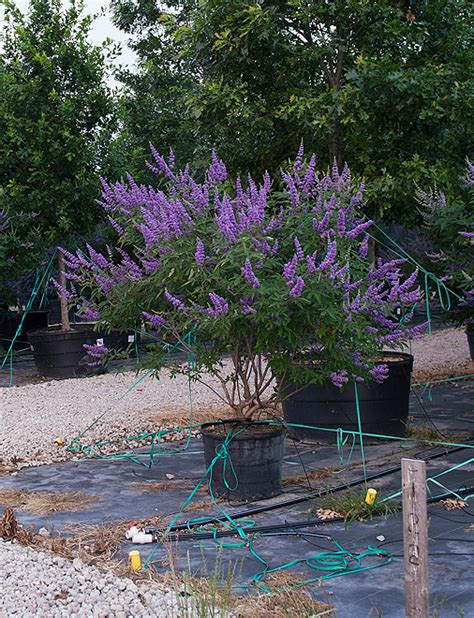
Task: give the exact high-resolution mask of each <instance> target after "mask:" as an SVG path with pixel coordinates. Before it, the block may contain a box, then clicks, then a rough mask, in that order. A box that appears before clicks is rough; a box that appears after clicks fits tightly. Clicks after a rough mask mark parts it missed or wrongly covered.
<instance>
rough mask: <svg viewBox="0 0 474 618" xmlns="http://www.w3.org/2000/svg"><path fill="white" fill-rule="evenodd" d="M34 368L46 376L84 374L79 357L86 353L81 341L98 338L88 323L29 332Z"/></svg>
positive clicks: (60, 376)
mask: <svg viewBox="0 0 474 618" xmlns="http://www.w3.org/2000/svg"><path fill="white" fill-rule="evenodd" d="M28 339H29V341H30V344H31V348H32V351H33V357H34V360H35V363H36V368H37V369H38V371H39V372H40V374H41V375H42V376H44V377H46V378H76V377H80V376H83V375H85V367H84V364H81V360H82V359H84V357H85V356H86V354H87V353H86V351H85V350H84V344H85V343H87V344H94V343H96V340H97V333H95V332H94V331H93V330H92V328H91V327H90V326H89V325H81V324H76V325H74V327H73V328H72V330H68V331H63V330H61V327H59V326H53V327H50V328H47V329H41V330H36V331H33V332H30V333H28Z"/></svg>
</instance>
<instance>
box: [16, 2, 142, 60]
mask: <svg viewBox="0 0 474 618" xmlns="http://www.w3.org/2000/svg"><path fill="white" fill-rule="evenodd" d="M15 4H16V6H17V7H18V8H19V9H21V10H22V11H26V9H27V7H28V0H15ZM63 4H67V2H66V1H65V0H63ZM108 6H109V2H108V1H107V0H84V12H85V13H89V14H95V13H99V12H100V10H101V9H102V8H106V9H108ZM106 38H110V39H112V40H114V41H118V42H119V43H120V44H121V47H122V54H121V56H120V57H119V58H117V60H116V62H117V63H119V64H125V65H128V66H130V67H132V66H133V64H134V62H135V55H134V53H133V52H132V51H131V50H130V49H128V48H127V45H126V41H127V35H126V34H125V33H123V32H122V31H121V30H118V29H117V28H116V27H115V26H114V25H113V23H112V21H111V19H110V12H109V11H108V10H107V13H106V15H104V16H103V17H99V18H98V19H97V20H96V21H95V22H94V24H93V26H92V29H91V33H90V39H91V43H102V42H103V41H104V39H106Z"/></svg>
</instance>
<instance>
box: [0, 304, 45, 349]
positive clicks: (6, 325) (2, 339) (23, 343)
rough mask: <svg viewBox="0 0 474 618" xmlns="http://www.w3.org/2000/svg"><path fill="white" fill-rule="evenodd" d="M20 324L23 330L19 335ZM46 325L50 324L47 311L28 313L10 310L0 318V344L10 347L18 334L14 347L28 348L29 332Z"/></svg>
mask: <svg viewBox="0 0 474 618" xmlns="http://www.w3.org/2000/svg"><path fill="white" fill-rule="evenodd" d="M23 316H24V319H23V323H22V322H21V320H22V318H23ZM20 324H21V330H20V332H19V333H18V335H17V332H18V329H19V328H20ZM46 326H48V312H47V311H41V310H37V311H28V312H27V313H26V314H23V313H16V312H13V311H8V312H6V313H5V314H4V315H3V316H2V317H1V318H0V345H1V346H2V347H4V348H6V349H8V348H9V347H10V344H11V342H12V341H13V338H14V337H15V335H17V337H16V339H15V342H14V344H13V349H14V350H19V349H21V348H27V347H28V345H29V344H28V341H27V333H28V332H30V331H32V330H37V329H38V328H45V327H46Z"/></svg>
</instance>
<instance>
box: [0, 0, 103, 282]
mask: <svg viewBox="0 0 474 618" xmlns="http://www.w3.org/2000/svg"><path fill="white" fill-rule="evenodd" d="M2 5H3V8H4V10H5V24H4V27H3V32H2V46H3V49H2V54H1V57H0V161H1V165H0V194H1V201H2V208H3V209H4V210H6V213H7V216H8V219H9V222H10V227H9V229H8V230H7V233H5V234H4V235H2V241H1V242H2V247H1V250H0V255H1V256H2V262H3V263H4V264H5V263H6V264H8V274H9V275H10V276H12V275H13V274H14V273H22V272H25V271H28V270H31V269H33V268H34V267H35V266H37V265H38V264H39V263H40V261H41V259H42V258H44V255H45V252H46V250H47V249H48V248H50V247H52V246H55V245H57V244H58V243H59V242H64V241H65V240H66V239H71V238H72V237H73V236H75V235H79V234H84V233H86V232H88V231H90V230H93V229H94V226H95V225H96V223H97V220H98V218H99V215H100V209H99V207H98V206H97V205H96V204H95V198H96V197H97V196H98V182H97V175H98V172H99V171H101V168H103V164H104V158H105V154H106V152H107V147H108V142H109V140H110V136H111V130H112V128H113V127H112V123H111V121H112V117H113V101H112V97H111V93H110V91H109V89H108V88H107V86H106V85H105V77H106V72H107V69H106V61H107V51H106V50H105V48H102V47H96V46H93V45H91V44H90V42H89V40H88V34H89V30H90V26H91V23H92V18H91V17H83V16H82V6H83V5H82V3H81V2H77V3H75V2H72V3H71V4H69V5H68V6H67V7H66V8H64V9H63V8H62V5H61V2H60V0H31V3H30V7H29V12H28V14H27V15H26V16H25V15H22V13H21V12H20V11H19V10H18V9H17V8H15V5H14V4H13V3H12V2H10V1H9V0H2Z"/></svg>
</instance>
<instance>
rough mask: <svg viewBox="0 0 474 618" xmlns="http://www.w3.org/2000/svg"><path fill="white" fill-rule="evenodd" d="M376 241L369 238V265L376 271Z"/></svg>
mask: <svg viewBox="0 0 474 618" xmlns="http://www.w3.org/2000/svg"><path fill="white" fill-rule="evenodd" d="M375 257H376V255H375V240H374V239H373V238H369V264H370V268H371V269H372V270H375Z"/></svg>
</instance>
